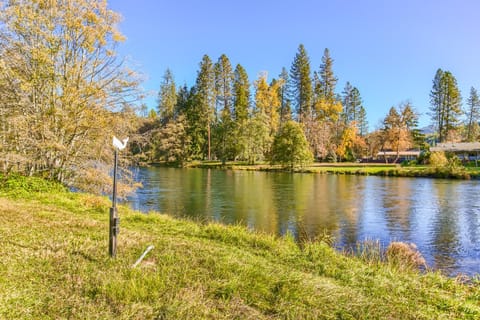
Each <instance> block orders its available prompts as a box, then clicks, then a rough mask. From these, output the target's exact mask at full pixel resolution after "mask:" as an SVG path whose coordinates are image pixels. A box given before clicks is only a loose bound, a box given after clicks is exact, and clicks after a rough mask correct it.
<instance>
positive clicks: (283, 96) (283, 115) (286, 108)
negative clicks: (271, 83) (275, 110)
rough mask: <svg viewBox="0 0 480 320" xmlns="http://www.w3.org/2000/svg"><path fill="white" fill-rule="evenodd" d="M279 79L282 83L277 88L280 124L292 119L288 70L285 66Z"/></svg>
mask: <svg viewBox="0 0 480 320" xmlns="http://www.w3.org/2000/svg"><path fill="white" fill-rule="evenodd" d="M279 81H282V83H281V84H280V85H279V88H278V99H279V100H280V125H282V123H284V122H286V121H288V120H291V119H292V107H291V102H290V99H289V96H288V81H289V77H288V71H287V69H286V68H285V67H283V68H282V72H281V73H280V75H279Z"/></svg>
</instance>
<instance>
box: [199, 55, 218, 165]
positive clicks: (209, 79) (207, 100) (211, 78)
mask: <svg viewBox="0 0 480 320" xmlns="http://www.w3.org/2000/svg"><path fill="white" fill-rule="evenodd" d="M195 91H196V95H195V102H194V104H195V108H196V109H197V112H198V117H197V118H198V119H197V121H196V123H195V124H194V125H195V126H196V127H197V131H199V133H201V135H203V136H204V137H203V139H201V140H199V141H197V143H202V140H204V141H206V145H203V146H202V148H201V150H202V154H203V158H207V159H208V160H211V159H212V153H211V145H212V142H211V137H212V134H211V129H212V125H213V124H214V113H215V111H214V110H215V72H214V69H213V64H212V60H211V59H210V57H209V56H208V55H204V56H203V58H202V61H201V62H200V70H199V71H198V74H197V80H196V84H195Z"/></svg>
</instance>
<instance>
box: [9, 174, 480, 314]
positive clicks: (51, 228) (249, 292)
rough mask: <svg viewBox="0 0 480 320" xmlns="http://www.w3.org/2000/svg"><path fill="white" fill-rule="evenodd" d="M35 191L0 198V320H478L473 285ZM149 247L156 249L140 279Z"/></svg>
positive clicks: (19, 185) (13, 188)
mask: <svg viewBox="0 0 480 320" xmlns="http://www.w3.org/2000/svg"><path fill="white" fill-rule="evenodd" d="M109 206H110V203H109V202H108V200H107V199H105V198H99V197H95V196H90V195H85V194H75V193H70V192H67V191H65V190H63V189H62V188H61V187H59V186H57V185H55V184H48V183H45V182H43V181H42V180H36V179H33V180H32V179H21V180H20V181H19V180H15V181H13V182H11V183H9V184H8V185H6V186H5V184H3V187H0V261H1V263H0V318H2V319H17V318H20V319H22V318H31V319H38V318H55V319H58V318H76V319H93V318H99V319H109V318H119V319H152V318H155V319H204V318H207V319H235V318H236V319H440V318H443V319H455V318H457V319H469V318H470V319H476V318H479V317H480V285H479V284H478V283H476V282H474V283H473V284H468V285H467V284H461V283H458V282H456V281H455V280H454V279H449V278H446V277H443V276H441V275H440V274H438V273H427V274H424V275H422V274H419V273H418V272H414V271H405V270H403V271H402V270H400V269H399V268H398V267H396V266H394V265H387V264H382V263H376V262H370V263H368V262H365V261H362V260H360V259H357V258H352V257H347V256H344V255H341V254H338V253H336V252H335V251H334V250H333V249H331V248H330V247H329V246H327V245H325V244H323V243H307V244H306V245H305V246H302V248H300V247H299V246H298V245H297V244H296V243H295V242H294V241H293V240H292V239H291V238H289V237H287V238H282V239H278V238H275V237H273V236H268V235H262V234H256V233H251V232H248V231H247V230H246V229H244V228H243V227H239V226H233V227H224V226H221V225H217V224H204V225H201V224H196V223H193V222H189V221H182V220H176V219H173V218H170V217H168V216H165V215H159V214H153V213H152V214H148V215H145V214H140V213H137V212H133V211H131V210H129V209H127V208H123V207H122V208H120V210H119V212H120V216H121V232H120V235H119V243H118V257H117V259H115V260H112V259H110V258H109V257H108V255H107V242H108V233H107V226H108V207H109ZM148 245H154V246H155V249H154V250H153V251H152V252H150V253H149V255H148V256H147V258H146V259H145V260H144V262H142V264H141V265H140V266H139V267H137V268H132V264H133V263H134V262H135V261H136V259H137V258H138V257H139V256H140V255H141V253H142V252H143V251H144V250H145V248H146V247H147V246H148Z"/></svg>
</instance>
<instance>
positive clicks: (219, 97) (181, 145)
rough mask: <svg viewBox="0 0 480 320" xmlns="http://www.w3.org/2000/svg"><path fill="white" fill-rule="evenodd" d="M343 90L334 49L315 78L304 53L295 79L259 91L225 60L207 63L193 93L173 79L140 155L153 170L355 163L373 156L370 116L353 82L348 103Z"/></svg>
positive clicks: (287, 74)
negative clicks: (201, 163)
mask: <svg viewBox="0 0 480 320" xmlns="http://www.w3.org/2000/svg"><path fill="white" fill-rule="evenodd" d="M336 84H337V78H336V77H335V74H334V72H333V59H332V58H331V56H330V52H329V50H328V49H325V51H324V54H323V57H322V62H321V64H320V66H319V69H318V70H316V71H314V72H313V73H312V72H311V65H310V58H309V56H308V54H307V51H306V49H305V47H304V46H303V45H300V46H299V47H298V51H297V53H296V55H295V57H294V60H293V62H292V65H291V67H290V70H289V71H287V69H286V68H282V70H281V72H280V74H279V75H278V77H276V78H272V79H271V80H269V79H268V75H267V73H266V72H263V73H260V74H259V76H258V78H257V79H255V80H254V81H253V85H252V83H251V82H250V80H249V78H248V74H247V72H246V70H245V68H244V67H243V66H242V65H241V64H237V65H236V66H235V68H234V67H233V66H232V64H231V62H230V60H229V58H228V57H227V56H226V55H225V54H223V55H221V56H220V57H219V58H218V60H217V61H216V62H213V61H212V59H211V58H210V57H209V56H208V55H204V56H203V58H202V60H201V62H200V64H199V70H198V72H197V77H196V81H195V85H194V86H192V87H190V88H189V87H187V86H186V85H184V86H177V84H176V83H175V79H174V76H173V73H172V71H171V70H169V69H167V70H166V71H165V74H164V75H163V79H162V83H161V85H160V89H159V93H158V105H157V108H156V110H153V111H152V112H150V115H149V117H147V118H146V119H144V121H143V123H142V125H141V127H140V128H139V131H138V133H139V134H138V135H137V136H136V138H135V139H134V145H133V150H132V151H133V153H134V154H135V155H136V156H137V158H138V159H140V160H143V161H147V162H152V161H161V160H164V161H170V162H179V163H182V162H184V161H188V160H194V159H202V160H212V159H218V160H222V161H223V162H225V161H227V160H242V161H246V162H248V163H255V162H257V161H262V160H271V161H273V162H280V163H288V164H293V163H303V162H309V161H312V160H313V159H318V160H331V161H343V160H353V159H356V158H357V157H361V156H362V155H364V154H365V153H366V152H367V151H366V149H367V142H366V140H365V139H366V137H367V134H368V123H367V116H366V110H365V108H364V106H363V103H362V99H361V96H360V92H359V90H358V88H356V87H354V86H352V85H351V84H350V83H349V82H347V84H346V86H345V89H344V90H343V92H342V94H341V95H340V94H337V93H336ZM294 141H295V143H294ZM289 145H290V146H295V147H290V146H289ZM292 159H296V160H295V161H293V160H292Z"/></svg>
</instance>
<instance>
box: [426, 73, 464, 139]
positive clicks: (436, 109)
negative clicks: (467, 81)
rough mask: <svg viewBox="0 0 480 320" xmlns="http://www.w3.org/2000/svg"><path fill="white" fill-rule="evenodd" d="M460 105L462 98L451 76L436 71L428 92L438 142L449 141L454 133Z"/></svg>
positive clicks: (450, 74) (460, 111)
mask: <svg viewBox="0 0 480 320" xmlns="http://www.w3.org/2000/svg"><path fill="white" fill-rule="evenodd" d="M461 103H462V97H461V94H460V90H459V89H458V85H457V80H456V79H455V77H454V76H453V74H452V73H451V72H449V71H443V70H441V69H438V70H437V72H436V74H435V78H434V80H433V86H432V91H431V92H430V104H431V108H430V110H431V113H430V115H431V117H432V120H433V122H434V124H435V127H436V129H437V132H438V139H439V141H440V142H444V141H447V140H449V139H450V136H451V135H452V134H453V133H454V131H455V129H456V127H457V125H458V122H459V117H460V115H461V114H462V109H461Z"/></svg>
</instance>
